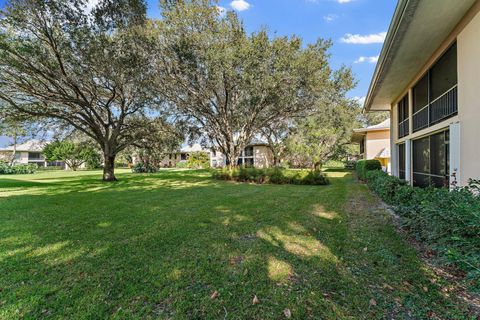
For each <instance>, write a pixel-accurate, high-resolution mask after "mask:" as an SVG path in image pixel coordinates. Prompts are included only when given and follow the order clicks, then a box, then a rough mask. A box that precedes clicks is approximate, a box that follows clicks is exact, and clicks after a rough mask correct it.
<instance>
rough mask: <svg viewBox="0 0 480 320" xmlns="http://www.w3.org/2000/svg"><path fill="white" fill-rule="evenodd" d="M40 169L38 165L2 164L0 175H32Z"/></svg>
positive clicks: (0, 164) (0, 165) (0, 163)
mask: <svg viewBox="0 0 480 320" xmlns="http://www.w3.org/2000/svg"><path fill="white" fill-rule="evenodd" d="M37 169H38V166H37V165H36V164H30V163H29V164H14V165H10V164H8V163H6V162H3V161H1V162H0V174H32V173H35V172H36V171H37Z"/></svg>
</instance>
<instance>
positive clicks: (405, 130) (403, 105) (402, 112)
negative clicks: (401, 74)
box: [398, 94, 410, 138]
mask: <svg viewBox="0 0 480 320" xmlns="http://www.w3.org/2000/svg"><path fill="white" fill-rule="evenodd" d="M409 116H410V114H409V110H408V94H407V95H405V96H404V97H403V98H402V100H400V101H399V102H398V138H403V137H405V136H407V135H408V134H409V131H410V130H409V129H410V128H409V125H408V118H409Z"/></svg>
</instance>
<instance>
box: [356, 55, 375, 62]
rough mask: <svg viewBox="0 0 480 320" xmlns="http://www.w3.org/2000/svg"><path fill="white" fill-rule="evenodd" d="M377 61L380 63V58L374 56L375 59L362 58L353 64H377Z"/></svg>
mask: <svg viewBox="0 0 480 320" xmlns="http://www.w3.org/2000/svg"><path fill="white" fill-rule="evenodd" d="M377 61H378V56H373V57H364V56H361V57H359V58H358V59H357V60H355V61H354V62H353V63H362V62H368V63H377Z"/></svg>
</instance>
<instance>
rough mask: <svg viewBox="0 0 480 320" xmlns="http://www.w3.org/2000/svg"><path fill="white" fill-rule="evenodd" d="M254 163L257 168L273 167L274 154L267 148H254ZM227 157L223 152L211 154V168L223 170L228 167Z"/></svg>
mask: <svg viewBox="0 0 480 320" xmlns="http://www.w3.org/2000/svg"><path fill="white" fill-rule="evenodd" d="M253 159H254V160H253V163H254V166H255V168H269V167H271V166H272V165H273V154H272V152H271V150H270V149H269V148H268V147H267V146H253ZM225 161H226V159H225V155H223V154H222V153H221V152H218V151H217V152H215V153H213V152H211V153H210V166H211V167H212V168H222V167H225V166H226V162H225Z"/></svg>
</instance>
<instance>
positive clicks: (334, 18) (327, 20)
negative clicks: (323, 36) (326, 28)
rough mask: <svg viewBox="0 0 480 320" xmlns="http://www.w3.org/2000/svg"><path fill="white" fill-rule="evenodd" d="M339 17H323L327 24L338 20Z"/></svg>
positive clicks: (333, 15) (330, 15)
mask: <svg viewBox="0 0 480 320" xmlns="http://www.w3.org/2000/svg"><path fill="white" fill-rule="evenodd" d="M337 18H338V16H337V15H336V14H327V15H326V16H323V20H325V21H326V22H332V21H333V20H336V19H337Z"/></svg>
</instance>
